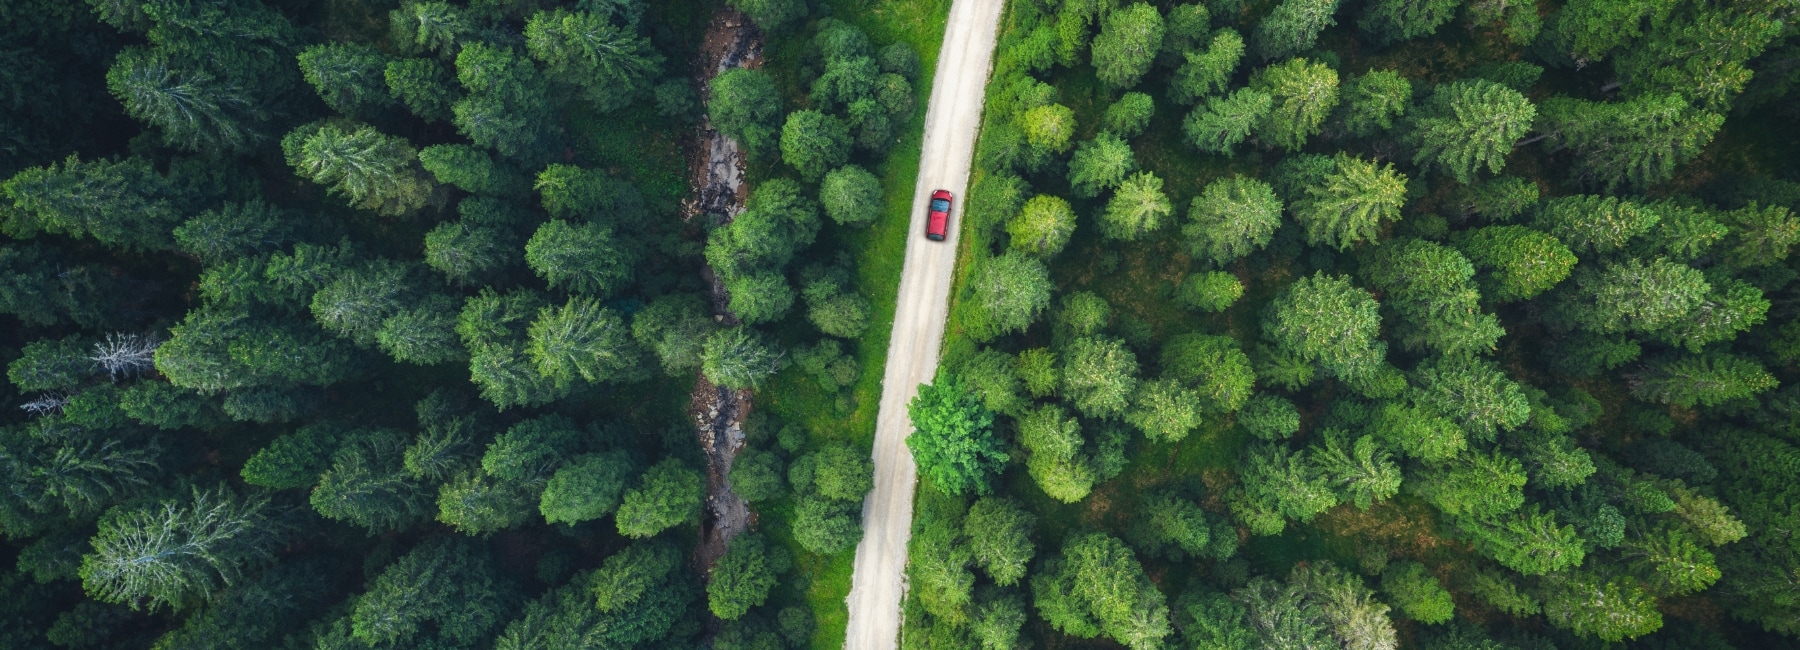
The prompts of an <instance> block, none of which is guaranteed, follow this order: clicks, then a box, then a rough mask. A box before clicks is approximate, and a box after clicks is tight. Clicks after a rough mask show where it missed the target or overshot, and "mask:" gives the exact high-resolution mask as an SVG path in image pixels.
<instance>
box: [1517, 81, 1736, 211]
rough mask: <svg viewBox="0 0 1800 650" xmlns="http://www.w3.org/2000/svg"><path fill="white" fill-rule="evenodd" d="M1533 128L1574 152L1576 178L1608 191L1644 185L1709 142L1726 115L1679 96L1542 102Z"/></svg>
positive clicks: (1667, 175)
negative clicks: (1706, 109) (1536, 124)
mask: <svg viewBox="0 0 1800 650" xmlns="http://www.w3.org/2000/svg"><path fill="white" fill-rule="evenodd" d="M1540 116H1541V118H1542V119H1541V120H1540V121H1539V122H1538V129H1539V130H1540V131H1543V132H1545V133H1547V134H1550V135H1551V136H1552V137H1551V139H1550V143H1551V145H1552V146H1553V147H1555V148H1557V149H1567V150H1569V151H1570V152H1571V153H1573V154H1574V158H1575V171H1576V173H1577V174H1578V175H1579V177H1580V179H1581V180H1583V181H1586V182H1588V183H1590V184H1593V185H1596V186H1599V187H1603V188H1605V189H1606V190H1608V191H1612V190H1615V189H1618V188H1620V187H1623V186H1630V187H1634V188H1639V189H1641V188H1645V187H1649V186H1651V185H1655V184H1658V183H1661V182H1663V181H1666V180H1668V179H1669V178H1670V177H1672V176H1674V174H1675V168H1676V167H1679V166H1681V165H1682V164H1683V163H1686V162H1687V161H1689V160H1692V159H1693V158H1694V157H1695V156H1698V155H1700V150H1701V149H1703V148H1705V147H1706V145H1707V144H1708V143H1710V142H1712V138H1713V135H1714V134H1715V133H1717V132H1718V130H1719V127H1720V126H1721V125H1723V124H1724V123H1725V116H1723V115H1720V114H1718V113H1712V112H1708V111H1704V110H1698V109H1695V108H1693V107H1692V105H1691V104H1689V103H1688V101H1687V100H1686V99H1684V98H1683V97H1682V96H1681V95H1675V94H1668V95H1642V96H1639V97H1637V98H1635V99H1631V100H1629V101H1625V102H1589V101H1584V100H1578V99H1569V98H1566V97H1552V98H1550V99H1547V100H1544V103H1543V105H1542V106H1541V107H1540Z"/></svg>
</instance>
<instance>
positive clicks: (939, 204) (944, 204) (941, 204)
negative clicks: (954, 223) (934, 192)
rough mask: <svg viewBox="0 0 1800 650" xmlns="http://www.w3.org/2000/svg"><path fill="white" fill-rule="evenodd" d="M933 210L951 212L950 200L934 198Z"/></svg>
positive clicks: (932, 202)
mask: <svg viewBox="0 0 1800 650" xmlns="http://www.w3.org/2000/svg"><path fill="white" fill-rule="evenodd" d="M931 210H932V211H933V212H949V211H950V202H949V201H946V200H944V199H932V200H931Z"/></svg>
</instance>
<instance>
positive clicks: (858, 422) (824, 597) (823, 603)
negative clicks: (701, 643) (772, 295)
mask: <svg viewBox="0 0 1800 650" xmlns="http://www.w3.org/2000/svg"><path fill="white" fill-rule="evenodd" d="M827 6H828V8H829V10H830V15H831V16H832V17H833V18H836V19H838V20H843V21H845V22H848V23H850V24H853V25H855V26H857V27H858V28H859V29H862V30H863V31H864V32H865V33H867V34H868V35H869V38H870V40H871V41H872V42H874V43H875V45H876V46H877V47H880V46H884V45H886V44H888V43H892V42H896V41H899V42H904V43H907V44H908V45H911V46H912V48H913V49H914V50H915V51H917V52H918V53H919V77H918V79H917V80H916V81H915V82H914V84H913V90H914V97H915V102H914V103H915V107H914V110H913V116H912V118H911V120H910V121H908V122H907V123H906V124H905V125H904V127H903V128H902V129H901V130H900V136H899V141H898V142H897V143H896V144H895V145H894V147H893V148H892V149H891V150H890V151H889V152H888V155H887V158H886V159H885V160H884V161H883V162H882V163H881V164H879V165H877V166H875V167H874V168H873V169H872V171H874V173H875V175H876V176H878V177H880V178H881V182H882V190H883V202H882V205H883V210H882V214H881V216H880V217H879V218H878V219H876V220H875V222H874V224H873V225H870V226H866V227H859V228H846V227H842V226H838V225H836V224H828V225H827V226H826V229H825V232H823V233H821V236H820V242H819V243H818V244H816V245H815V248H814V250H815V251H818V252H819V253H818V254H820V255H824V254H826V253H827V252H830V251H835V250H845V251H850V253H851V255H852V256H853V257H854V259H855V263H856V273H857V277H856V279H857V284H858V285H859V286H858V288H859V290H860V291H861V292H862V294H863V295H864V296H867V297H868V298H869V301H870V306H871V309H870V311H869V329H868V331H867V332H866V333H865V334H864V335H863V337H862V338H861V339H859V340H858V341H856V342H855V344H854V346H853V347H852V350H851V351H852V352H854V353H855V355H856V358H857V361H858V362H859V363H860V365H861V366H862V377H861V378H860V379H859V380H858V381H857V383H856V385H854V386H852V387H851V388H850V390H849V391H848V397H847V398H845V397H843V396H840V395H839V394H836V393H832V392H827V391H825V390H823V389H822V388H821V387H820V386H819V385H818V384H817V382H816V381H815V380H814V379H813V378H812V377H810V376H808V375H806V374H805V373H804V372H802V371H800V370H799V369H798V368H790V369H788V370H786V371H784V372H782V373H780V374H778V375H776V376H775V377H774V378H773V379H772V380H771V382H770V384H769V385H768V386H767V387H766V388H765V389H763V390H761V391H759V392H758V394H757V397H756V401H757V403H756V405H755V407H754V408H756V409H767V411H768V412H770V413H773V414H774V415H775V416H776V417H778V418H780V419H781V420H782V421H784V422H787V423H795V424H800V425H802V426H804V427H805V428H806V429H807V430H808V431H810V432H811V434H812V437H813V440H814V441H815V442H824V441H828V440H849V441H852V442H854V443H855V444H857V445H859V446H862V447H864V448H867V447H869V446H870V445H872V443H873V441H874V437H875V415H876V410H877V409H878V408H879V406H880V402H881V377H882V373H883V371H884V369H885V366H886V362H887V350H888V338H889V335H890V334H891V329H892V326H893V321H894V302H895V300H896V298H897V297H898V293H899V287H900V270H901V268H900V267H901V265H902V264H903V263H904V260H905V253H906V243H907V235H908V232H907V231H908V228H909V221H910V218H911V212H912V194H913V185H914V183H915V182H916V180H917V177H918V172H919V156H920V151H921V148H922V146H923V142H922V140H923V137H924V135H923V133H924V131H923V129H924V121H925V109H926V105H927V104H928V102H929V98H930V96H931V82H932V78H931V77H932V72H933V71H934V70H935V69H936V66H937V55H938V48H939V45H940V44H941V43H942V41H943V37H944V27H945V23H946V21H947V19H948V17H949V11H950V2H949V0H877V1H875V2H868V1H865V0H831V1H830V2H828V3H827ZM810 34H811V32H810V30H808V29H804V28H799V29H795V28H790V29H789V31H787V32H784V33H779V34H776V35H774V36H773V37H772V38H771V40H770V42H769V43H768V44H767V47H766V49H765V52H766V53H767V57H768V58H767V69H769V70H770V72H772V73H773V74H775V75H776V78H777V79H778V80H779V81H780V83H781V86H782V88H783V92H784V93H785V94H786V95H788V97H789V100H790V102H799V103H803V100H804V94H805V93H804V90H803V89H802V88H801V85H800V83H799V78H800V76H801V75H802V74H803V73H804V71H803V70H801V69H800V66H801V62H802V61H803V60H804V54H805V51H806V48H807V47H809V45H808V42H807V40H808V39H809V38H810ZM780 171H781V170H779V169H776V168H774V166H772V165H762V166H759V167H757V168H753V169H752V170H751V178H752V180H753V181H754V180H756V179H758V178H767V177H769V176H773V175H776V174H779V173H780ZM778 330H780V332H779V334H780V335H781V336H782V338H783V339H784V340H787V341H801V340H808V339H811V338H814V337H816V333H814V332H813V331H812V326H811V325H810V324H809V323H807V321H806V319H805V318H804V316H801V315H799V314H795V315H794V316H791V317H790V318H789V319H788V320H786V321H784V322H783V323H781V324H780V325H779V327H778ZM792 507H793V506H792V504H791V503H788V502H785V501H784V502H777V503H774V504H767V505H763V506H761V507H760V508H759V511H760V512H759V516H760V517H761V518H762V519H763V520H764V521H769V520H782V521H785V520H786V519H787V518H788V517H789V515H790V514H791V511H792V510H791V509H792ZM761 528H762V530H764V531H765V532H766V533H768V534H769V535H771V536H772V537H773V538H775V539H778V540H781V541H782V542H783V543H784V544H786V545H787V546H788V548H789V549H790V550H791V551H793V553H794V557H795V564H794V565H795V568H796V571H797V572H798V573H799V574H800V575H801V576H802V579H801V580H800V581H796V584H792V585H784V586H783V587H782V588H781V591H780V593H777V594H776V597H775V599H774V600H775V601H777V602H804V603H805V604H806V605H807V607H808V608H810V609H811V610H812V612H813V616H814V618H815V619H816V621H817V623H818V627H817V628H816V632H815V633H814V634H813V639H812V647H814V648H817V649H819V650H837V649H839V648H842V647H843V645H844V630H845V625H846V624H847V623H848V619H849V611H848V610H847V609H846V606H845V599H846V598H847V597H848V596H849V594H850V577H851V576H850V574H851V568H852V567H851V565H852V562H853V561H854V554H853V553H851V552H849V551H846V552H844V553H840V554H838V555H835V556H830V557H821V556H817V555H814V554H811V553H807V552H805V551H804V550H802V549H801V548H800V547H799V545H798V544H797V543H795V542H794V541H793V537H792V534H791V531H790V530H789V529H788V527H787V526H782V525H775V526H767V525H765V526H762V527H761Z"/></svg>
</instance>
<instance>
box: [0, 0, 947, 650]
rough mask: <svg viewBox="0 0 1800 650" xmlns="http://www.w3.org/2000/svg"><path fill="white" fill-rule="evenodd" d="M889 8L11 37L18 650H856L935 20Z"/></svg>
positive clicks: (218, 7)
mask: <svg viewBox="0 0 1800 650" xmlns="http://www.w3.org/2000/svg"><path fill="white" fill-rule="evenodd" d="M864 4H866V3H849V2H836V3H835V6H836V8H837V9H838V12H837V14H836V15H837V16H838V17H833V16H834V4H832V3H818V4H816V5H808V4H806V3H804V2H773V3H759V4H753V5H748V6H745V7H743V10H744V11H745V12H749V13H751V14H753V16H754V19H755V22H754V23H752V22H750V21H749V19H746V18H745V16H744V13H741V12H739V11H738V10H737V9H735V8H732V7H730V6H728V5H725V4H724V3H722V2H686V1H679V0H579V1H575V0H568V1H560V0H467V1H463V0H457V1H453V2H445V1H437V0H207V1H195V0H88V1H71V0H28V1H21V2H8V3H5V4H4V5H0V34H5V35H7V36H8V37H9V38H8V39H7V44H6V45H4V46H0V84H3V85H4V87H5V90H6V92H5V93H4V101H0V366H4V367H5V370H6V379H7V381H6V382H4V387H0V398H3V401H4V402H5V403H6V406H7V408H5V409H4V410H3V411H0V488H3V489H0V590H3V591H4V595H3V596H0V647H4V648H9V649H11V648H18V649H28V648H155V649H158V650H165V649H166V650H184V649H243V650H262V649H268V648H281V649H290V650H353V649H357V648H368V649H374V648H433V649H449V648H484V649H485V648H503V649H508V650H527V649H543V650H551V649H575V648H619V649H623V648H694V647H712V648H719V649H728V648H756V649H759V650H780V649H782V648H811V647H837V646H839V645H841V638H842V634H843V630H842V619H843V610H844V605H843V602H842V599H843V593H844V591H846V590H847V588H848V586H847V585H848V556H849V553H848V550H849V549H850V548H852V547H853V546H854V545H855V544H856V542H857V541H858V540H859V539H860V537H861V532H860V530H861V529H860V526H861V521H860V511H859V505H860V501H861V499H862V495H863V493H864V492H866V491H867V490H868V486H869V484H870V472H871V469H870V464H869V460H868V453H867V449H868V446H867V445H868V437H869V435H871V433H870V432H867V431H862V430H863V429H869V430H871V431H872V424H871V423H872V420H873V413H874V408H875V405H874V402H875V400H874V399H873V396H874V395H875V394H876V391H877V390H878V388H877V384H878V379H879V368H880V365H879V364H880V361H881V359H882V358H884V357H883V354H882V350H884V349H885V336H886V331H885V329H883V328H880V327H872V324H873V323H876V322H878V321H879V320H880V319H881V318H883V316H882V315H881V313H882V312H881V310H882V309H884V308H885V309H886V310H888V311H889V312H891V310H892V298H891V297H883V296H882V295H881V292H880V291H877V289H880V288H882V287H886V291H887V293H888V294H889V295H890V296H891V293H892V286H893V283H895V282H897V274H898V268H897V267H894V266H893V265H884V263H883V262H882V261H881V259H880V258H881V257H883V256H882V255H879V254H878V253H881V252H882V251H888V250H893V249H895V247H896V246H903V245H904V230H905V226H904V214H905V210H906V208H907V206H906V205H903V204H900V203H899V202H896V201H894V200H892V197H893V196H896V195H897V194H896V192H894V191H892V189H891V188H893V187H898V186H900V184H901V182H902V181H899V180H896V179H903V183H904V186H905V187H906V188H907V189H910V187H911V182H912V179H911V175H910V174H911V172H910V171H909V170H910V169H916V166H917V156H918V152H917V148H918V144H917V140H918V135H917V133H918V128H919V124H920V121H921V119H922V114H923V101H922V100H917V101H916V100H915V96H918V97H923V96H924V93H925V92H926V90H925V89H926V88H928V84H929V79H928V78H924V77H928V75H921V74H920V70H921V69H928V67H927V66H929V65H930V62H931V61H934V60H935V58H934V57H935V54H936V42H937V41H936V39H938V38H940V37H941V31H942V21H943V18H942V16H943V15H944V13H945V11H946V10H947V6H948V5H947V3H943V2H934V3H916V4H912V3H900V2H888V3H879V4H877V5H876V6H874V7H869V6H864ZM895 8H900V9H905V11H897V12H893V13H889V14H882V13H881V12H882V11H884V10H891V9H895ZM933 16H935V17H936V18H935V21H936V22H935V23H934V22H932V20H933V19H932V17H933ZM901 20H904V21H906V23H905V25H904V26H895V25H897V24H899V21H901ZM884 21H889V22H884ZM890 22H891V23H894V24H890ZM859 25H860V26H859ZM734 38H735V39H736V40H733V39H734ZM709 39H711V40H710V41H709ZM718 43H730V44H733V45H732V46H733V47H737V48H738V49H739V50H741V51H737V52H736V53H735V54H734V55H733V56H734V57H735V58H733V59H732V61H735V63H733V64H731V65H724V64H723V63H721V60H720V59H719V58H718V56H719V54H718V52H716V51H715V50H717V49H719V48H718V47H713V46H714V45H718ZM709 48H710V49H709ZM921 51H924V52H925V54H924V55H923V63H922V55H921V53H920V52H921ZM707 57H713V58H711V59H708V58H707ZM759 57H760V58H759ZM765 61H766V62H767V65H766V66H765V65H763V63H764V62H765ZM714 63H719V64H720V65H719V67H720V68H722V69H710V68H708V67H707V66H709V65H712V64H714ZM713 132H718V133H722V134H724V135H725V136H728V137H729V138H731V139H733V140H734V141H735V142H736V143H737V146H738V148H739V149H740V150H741V152H742V156H743V159H742V160H741V161H739V166H740V167H741V168H742V170H743V173H744V175H745V176H746V177H747V178H748V179H749V180H750V181H751V183H750V184H749V186H747V187H745V188H744V190H743V191H742V192H741V193H739V195H738V196H736V197H729V196H728V197H727V199H728V200H727V201H726V203H727V205H725V206H723V207H722V208H721V209H718V210H713V211H708V210H703V209H701V208H699V207H697V200H696V198H695V194H696V193H697V189H698V188H696V187H695V182H694V180H693V179H694V178H695V176H694V173H693V172H694V168H695V167H704V166H705V163H706V157H705V154H704V152H703V151H701V148H702V146H703V145H702V144H701V140H702V137H703V136H704V135H705V134H708V133H713ZM893 151H898V152H899V153H898V154H895V155H894V156H893V158H894V161H893V162H892V164H890V162H889V157H890V153H891V152H893ZM908 152H910V154H909V153H908ZM696 156H698V157H696ZM730 165H731V162H730V161H727V166H730ZM909 165H910V167H909ZM890 205H891V206H892V207H890ZM896 214H898V215H899V216H898V217H897V218H896V217H895V216H894V215H896ZM877 222H879V223H877ZM889 224H899V225H898V226H897V227H895V226H892V225H889ZM864 262H867V263H866V264H865V263H864ZM865 283H868V284H869V285H870V286H871V287H873V288H872V289H865V288H863V284H865ZM884 305H885V307H884ZM873 330H879V331H878V332H876V331H873ZM871 364H872V365H873V366H874V369H875V370H874V372H872V373H869V372H864V367H865V366H867V365H871ZM728 393H729V394H736V395H740V396H745V397H744V399H745V400H746V401H744V402H742V403H743V404H748V405H750V406H749V408H748V413H747V414H746V413H744V412H742V409H740V410H739V412H736V413H735V415H734V414H731V413H728V414H726V415H724V416H718V414H717V407H716V406H715V407H714V408H713V411H714V412H713V414H712V416H713V417H717V418H719V427H718V428H719V429H720V430H721V431H725V432H726V433H727V434H728V435H731V436H738V437H740V438H742V440H743V442H742V444H744V445H745V449H744V450H743V451H742V453H740V454H739V455H738V457H737V462H735V463H730V464H729V465H727V466H716V465H714V464H713V461H712V460H711V459H710V457H709V455H708V452H707V451H706V450H705V449H704V448H703V447H704V445H703V441H705V442H707V443H708V444H710V441H711V440H712V439H711V438H708V437H707V436H708V435H710V434H707V433H705V432H704V431H702V432H698V433H697V431H696V425H695V423H696V418H702V419H704V418H705V417H708V416H707V412H706V408H704V407H702V406H698V405H700V404H702V403H703V402H702V401H701V398H703V397H708V396H716V395H720V394H728ZM751 395H756V396H758V397H757V398H756V399H755V400H754V402H751V401H747V400H749V397H748V396H751ZM727 420H729V421H727ZM859 431H861V433H858V432H859ZM724 444H729V443H724ZM726 467H729V470H727V469H726ZM727 471H729V475H728V481H727V480H726V479H727V477H726V474H725V473H726V472H727ZM713 483H717V484H720V485H728V486H729V488H721V490H722V491H716V492H715V491H711V488H709V485H710V484H713ZM715 500H718V501H725V500H737V501H740V502H741V501H748V502H749V503H751V504H752V505H753V507H754V510H755V514H754V515H753V517H754V519H753V522H752V523H753V524H754V525H753V527H752V529H750V530H737V531H733V532H732V533H730V534H729V535H725V536H724V537H723V541H722V542H721V543H722V544H724V545H723V546H719V547H717V548H711V549H710V550H709V549H708V546H707V544H706V543H705V542H704V540H703V538H705V536H706V534H707V533H708V532H709V531H710V526H711V525H712V524H711V523H710V522H712V521H713V520H714V517H715V515H714V508H713V506H711V505H709V504H712V503H713V502H714V501H715ZM738 525H739V526H741V525H742V524H741V523H740V524H738ZM834 621H835V624H834ZM833 635H836V638H837V639H840V641H833V640H832V639H833Z"/></svg>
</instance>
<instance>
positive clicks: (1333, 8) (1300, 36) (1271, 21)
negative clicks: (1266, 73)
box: [1254, 0, 1338, 61]
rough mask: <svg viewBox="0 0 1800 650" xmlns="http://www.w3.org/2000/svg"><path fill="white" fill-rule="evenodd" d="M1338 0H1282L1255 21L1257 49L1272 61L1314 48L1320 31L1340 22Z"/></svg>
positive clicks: (1266, 58) (1264, 57) (1267, 59)
mask: <svg viewBox="0 0 1800 650" xmlns="http://www.w3.org/2000/svg"><path fill="white" fill-rule="evenodd" d="M1337 8H1338V0H1282V2H1281V4H1278V5H1275V10H1274V11H1271V12H1269V15H1268V16H1266V17H1264V18H1263V19H1262V22H1259V23H1257V25H1256V37H1255V39H1254V41H1255V44H1256V52H1257V54H1259V55H1261V56H1262V58H1263V60H1264V61H1273V60H1275V59H1281V58H1286V57H1290V56H1293V55H1295V54H1299V53H1301V52H1305V51H1306V50H1310V49H1312V46H1313V42H1314V41H1315V40H1317V39H1318V38H1319V32H1322V31H1325V28H1326V27H1330V26H1332V25H1336V24H1337V19H1336V18H1334V17H1332V14H1335V13H1337Z"/></svg>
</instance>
